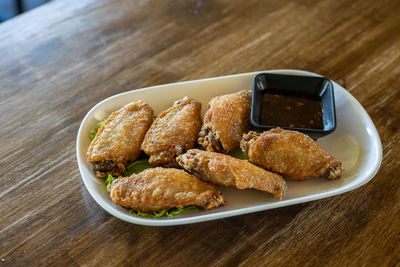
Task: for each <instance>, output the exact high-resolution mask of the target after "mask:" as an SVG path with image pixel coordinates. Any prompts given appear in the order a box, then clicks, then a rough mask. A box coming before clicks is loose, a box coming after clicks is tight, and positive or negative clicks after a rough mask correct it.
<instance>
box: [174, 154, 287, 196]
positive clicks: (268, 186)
mask: <svg viewBox="0 0 400 267" xmlns="http://www.w3.org/2000/svg"><path fill="white" fill-rule="evenodd" d="M177 161H178V163H179V165H181V167H183V168H184V169H185V170H187V171H189V172H191V173H193V174H194V175H196V176H197V177H199V178H200V179H203V180H205V181H209V182H212V183H214V184H216V185H221V186H231V187H236V188H239V189H245V188H253V189H257V190H261V191H267V192H270V193H271V194H273V195H274V197H275V198H277V199H279V200H281V199H282V196H283V194H284V193H285V190H286V182H285V180H284V179H283V178H282V177H281V176H280V175H278V174H275V173H272V172H269V171H266V170H264V169H262V168H259V167H257V166H255V165H253V164H251V163H249V162H246V161H243V160H240V159H236V158H233V157H231V156H228V155H224V154H220V153H215V152H209V151H202V150H199V149H191V150H189V151H188V152H186V153H185V154H183V155H180V156H179V157H178V159H177Z"/></svg>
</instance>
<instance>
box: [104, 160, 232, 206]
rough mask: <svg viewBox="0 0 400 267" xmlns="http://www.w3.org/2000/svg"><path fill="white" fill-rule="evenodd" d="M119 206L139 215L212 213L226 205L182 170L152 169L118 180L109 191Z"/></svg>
mask: <svg viewBox="0 0 400 267" xmlns="http://www.w3.org/2000/svg"><path fill="white" fill-rule="evenodd" d="M108 190H109V192H110V196H111V199H112V200H113V201H114V202H115V203H116V204H118V205H121V206H123V207H126V208H130V209H133V210H136V211H141V212H152V211H161V210H163V209H170V208H183V207H186V206H191V205H196V206H198V207H201V208H204V209H212V208H216V207H218V206H221V205H225V201H224V198H223V196H222V194H221V192H220V191H218V190H217V189H216V188H215V187H214V186H212V185H210V184H207V183H205V182H203V181H200V180H199V179H197V178H196V177H195V176H193V175H191V174H188V173H187V172H185V171H183V170H178V169H173V168H169V169H166V168H161V167H157V168H151V169H147V170H144V171H142V172H140V173H138V174H134V175H132V176H131V177H121V178H119V179H116V180H114V181H113V183H112V184H111V186H109V187H108Z"/></svg>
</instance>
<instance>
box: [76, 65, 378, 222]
mask: <svg viewBox="0 0 400 267" xmlns="http://www.w3.org/2000/svg"><path fill="white" fill-rule="evenodd" d="M261 72H274V73H283V74H297V75H316V74H313V73H310V72H305V71H299V70H272V71H260V72H252V73H243V74H237V75H229V76H223V77H216V78H210V79H203V80H196V81H188V82H180V83H174V84H166V85H160V86H154V87H149V88H143V89H138V90H134V91H129V92H125V93H121V94H118V95H115V96H112V97H109V98H107V99H105V100H103V101H101V102H100V103H98V104H97V105H96V106H94V107H93V108H92V109H91V110H90V111H89V112H88V113H87V115H86V116H85V118H84V119H83V121H82V123H81V126H80V128H79V132H78V136H77V144H76V151H77V160H78V165H79V170H80V172H81V175H82V179H83V182H84V183H85V186H86V187H87V189H88V191H89V193H90V194H91V195H92V197H93V198H94V199H95V201H96V202H97V203H98V204H99V205H100V206H101V207H103V208H104V209H105V210H106V211H107V212H109V213H111V214H112V215H114V216H116V217H118V218H120V219H122V220H124V221H127V222H131V223H136V224H142V225H151V226H166V225H178V224H188V223H196V222H203V221H209V220H215V219H220V218H225V217H230V216H236V215H241V214H246V213H251V212H257V211H262V210H268V209H273V208H277V207H283V206H289V205H293V204H298V203H302V202H307V201H312V200H317V199H321V198H325V197H329V196H333V195H337V194H341V193H344V192H347V191H350V190H353V189H355V188H357V187H360V186H362V185H363V184H365V183H367V182H368V181H369V180H370V179H372V177H373V176H374V175H375V174H376V172H377V171H378V169H379V166H380V163H381V161H382V145H381V142H380V138H379V135H378V133H377V131H376V128H375V126H374V124H373V122H372V121H371V119H370V117H369V116H368V114H367V112H366V111H365V110H364V109H363V107H362V106H361V105H360V103H358V101H357V100H356V99H355V98H354V97H353V96H352V95H351V94H350V93H348V92H347V91H346V90H345V89H344V88H342V87H341V86H340V85H338V84H337V83H335V82H333V85H334V93H335V101H336V116H337V128H336V131H335V132H334V133H332V134H330V135H328V136H326V137H323V138H320V139H319V140H318V143H319V144H320V145H321V146H322V147H323V148H324V149H325V150H327V151H328V152H329V153H330V154H331V155H333V156H334V157H335V158H336V159H338V160H340V161H341V162H342V163H343V165H344V167H345V169H346V171H345V173H344V175H343V177H342V178H341V179H339V180H335V181H329V180H325V179H318V178H312V179H310V180H307V181H304V182H296V181H288V189H287V192H286V194H285V195H284V197H283V200H281V201H278V200H276V199H274V198H273V197H272V195H271V194H269V193H264V192H260V191H256V190H251V189H246V190H238V189H234V188H223V187H220V188H219V189H220V190H221V191H222V193H223V195H224V196H225V199H226V202H227V204H226V206H224V207H220V208H217V209H213V210H209V211H196V210H191V211H187V212H184V213H182V214H180V215H177V216H175V217H171V218H169V217H167V218H158V219H149V218H141V217H136V216H132V215H130V214H129V213H128V210H127V209H124V208H122V207H119V206H116V205H115V204H114V203H113V202H112V201H111V199H110V197H109V195H108V194H107V193H106V192H105V190H104V180H102V179H97V178H95V176H94V174H93V171H92V169H91V167H90V165H89V164H88V162H87V161H86V151H87V149H88V147H89V144H90V140H89V132H90V130H92V129H93V128H95V127H96V125H97V123H98V121H100V120H103V119H105V118H106V117H107V116H108V115H109V114H110V113H111V112H112V111H114V110H117V109H119V108H120V107H122V106H123V105H124V104H127V103H129V102H132V101H136V100H139V99H142V100H144V101H145V102H147V103H148V104H149V105H150V106H151V107H152V108H153V109H154V112H155V114H158V113H160V112H161V111H163V110H165V109H167V108H168V107H170V106H171V104H172V103H173V102H174V101H175V100H177V99H179V98H182V97H183V96H190V97H193V98H195V99H196V100H198V101H201V102H202V112H203V114H204V112H205V110H206V108H207V103H208V101H209V100H210V99H211V98H213V97H215V96H218V95H223V94H227V93H232V92H236V91H239V90H243V89H249V90H251V88H252V80H253V77H254V76H255V75H257V74H258V73H261Z"/></svg>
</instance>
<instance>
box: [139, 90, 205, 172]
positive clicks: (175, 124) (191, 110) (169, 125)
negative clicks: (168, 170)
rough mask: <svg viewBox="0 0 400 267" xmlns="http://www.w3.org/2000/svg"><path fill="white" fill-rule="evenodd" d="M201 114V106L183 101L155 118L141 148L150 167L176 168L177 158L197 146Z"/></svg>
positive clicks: (185, 98) (177, 102) (192, 101)
mask: <svg viewBox="0 0 400 267" xmlns="http://www.w3.org/2000/svg"><path fill="white" fill-rule="evenodd" d="M200 112H201V103H200V102H197V101H196V100H194V99H192V98H190V97H184V98H183V99H181V100H178V101H176V102H175V103H174V105H173V106H172V107H171V108H169V109H168V110H166V111H163V112H161V113H160V114H159V115H158V116H157V118H156V120H155V121H154V122H153V124H152V125H151V127H150V129H149V131H148V132H147V133H146V136H145V138H144V141H143V143H142V146H141V148H142V150H143V151H144V152H145V153H146V154H147V155H149V156H150V159H149V162H150V164H151V165H153V166H163V167H178V164H177V163H176V160H175V158H176V156H178V155H180V154H182V153H185V151H187V150H188V149H191V148H193V147H194V146H195V144H196V137H197V134H198V132H199V131H200V128H201V123H202V121H201V113H200Z"/></svg>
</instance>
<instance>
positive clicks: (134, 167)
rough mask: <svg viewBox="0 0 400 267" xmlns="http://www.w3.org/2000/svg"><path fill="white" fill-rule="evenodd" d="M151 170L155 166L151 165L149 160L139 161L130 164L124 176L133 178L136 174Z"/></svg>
mask: <svg viewBox="0 0 400 267" xmlns="http://www.w3.org/2000/svg"><path fill="white" fill-rule="evenodd" d="M149 168H153V166H152V165H150V163H149V159H148V158H144V159H139V160H137V161H135V162H133V163H131V164H129V165H128V167H126V170H125V171H124V173H123V174H122V176H131V175H132V174H134V173H139V172H141V171H144V170H145V169H149Z"/></svg>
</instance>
